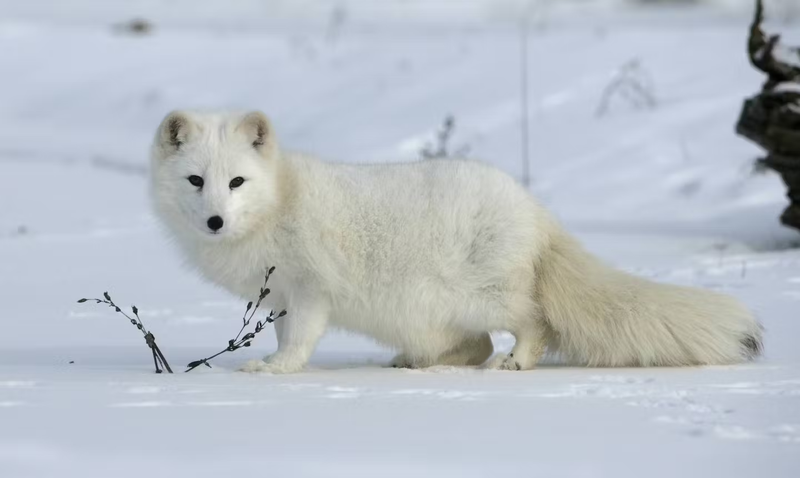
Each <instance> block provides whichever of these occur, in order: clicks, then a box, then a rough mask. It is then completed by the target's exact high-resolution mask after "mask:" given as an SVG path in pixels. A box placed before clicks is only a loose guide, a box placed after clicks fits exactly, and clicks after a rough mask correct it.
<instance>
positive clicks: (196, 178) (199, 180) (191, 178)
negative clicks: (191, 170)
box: [187, 175, 203, 188]
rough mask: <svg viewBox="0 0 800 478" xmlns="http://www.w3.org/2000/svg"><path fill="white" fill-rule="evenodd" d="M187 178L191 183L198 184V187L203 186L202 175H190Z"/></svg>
mask: <svg viewBox="0 0 800 478" xmlns="http://www.w3.org/2000/svg"><path fill="white" fill-rule="evenodd" d="M187 179H188V180H189V182H190V183H192V186H196V187H198V188H202V187H203V178H201V177H200V176H195V175H192V176H189V177H188V178H187Z"/></svg>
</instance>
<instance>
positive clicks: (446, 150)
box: [419, 115, 469, 159]
mask: <svg viewBox="0 0 800 478" xmlns="http://www.w3.org/2000/svg"><path fill="white" fill-rule="evenodd" d="M455 129H456V120H455V118H453V116H452V115H448V116H446V117H445V119H444V122H442V127H441V128H440V129H439V131H438V132H437V133H436V146H434V145H433V144H431V143H426V144H425V146H423V148H422V149H421V150H420V152H419V154H420V156H421V157H422V159H442V158H453V157H463V156H465V155H467V154H468V153H469V146H466V145H465V146H461V147H459V148H457V149H456V150H455V151H452V152H451V151H450V147H449V145H450V140H451V139H452V137H453V134H454V133H455Z"/></svg>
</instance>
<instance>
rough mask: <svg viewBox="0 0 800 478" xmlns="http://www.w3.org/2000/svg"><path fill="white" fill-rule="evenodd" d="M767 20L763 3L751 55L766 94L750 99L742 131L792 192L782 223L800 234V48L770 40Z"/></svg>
mask: <svg viewBox="0 0 800 478" xmlns="http://www.w3.org/2000/svg"><path fill="white" fill-rule="evenodd" d="M763 21H764V5H763V2H762V0H757V1H756V12H755V18H754V19H753V24H752V25H751V27H750V38H749V40H748V44H747V51H748V56H749V57H750V62H751V63H752V64H753V66H755V67H756V68H757V69H759V70H761V71H763V72H764V73H766V75H767V81H766V82H765V83H764V86H763V87H762V90H761V93H759V94H757V95H756V96H753V97H751V98H748V99H747V100H745V102H744V106H743V107H742V113H741V115H740V117H739V121H738V123H737V125H736V132H737V133H738V134H740V135H742V136H744V137H745V138H747V139H749V140H751V141H753V142H754V143H756V144H758V145H759V146H761V147H762V148H764V149H765V150H766V151H767V153H768V154H767V156H766V157H765V158H762V159H760V160H759V163H760V164H761V165H763V166H765V167H767V168H769V169H772V170H774V171H776V172H777V173H779V174H780V175H781V177H782V178H783V181H784V183H786V186H787V188H788V194H787V196H788V198H789V201H790V204H789V207H787V208H786V210H785V211H784V212H783V215H782V216H781V222H782V223H783V224H785V225H787V226H790V227H793V228H796V229H799V230H800V49H798V48H787V47H784V46H783V45H781V44H780V35H770V36H767V35H766V34H765V33H764V31H763V30H762V28H761V24H762V22H763ZM778 51H782V53H783V55H777V54H776V52H778ZM795 57H796V60H795Z"/></svg>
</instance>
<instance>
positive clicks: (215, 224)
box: [207, 216, 225, 232]
mask: <svg viewBox="0 0 800 478" xmlns="http://www.w3.org/2000/svg"><path fill="white" fill-rule="evenodd" d="M207 224H208V228H209V229H211V230H212V231H214V232H217V231H219V230H220V229H222V225H223V224H225V221H223V220H222V218H221V217H219V216H211V217H210V218H209V219H208V223H207Z"/></svg>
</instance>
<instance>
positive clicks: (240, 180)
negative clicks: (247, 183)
mask: <svg viewBox="0 0 800 478" xmlns="http://www.w3.org/2000/svg"><path fill="white" fill-rule="evenodd" d="M242 184H244V178H243V177H241V176H239V177H235V178H233V179H231V183H230V184H229V186H230V187H231V189H236V188H238V187H239V186H241V185H242Z"/></svg>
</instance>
